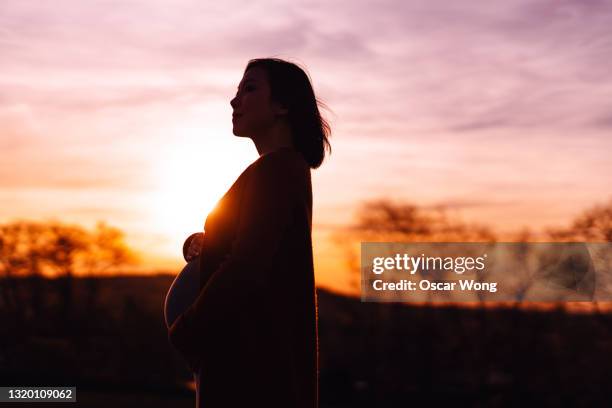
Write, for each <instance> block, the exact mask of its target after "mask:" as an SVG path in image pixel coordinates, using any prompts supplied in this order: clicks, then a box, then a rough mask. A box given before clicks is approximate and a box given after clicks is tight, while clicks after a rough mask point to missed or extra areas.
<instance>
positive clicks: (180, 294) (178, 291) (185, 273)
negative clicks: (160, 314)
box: [164, 257, 200, 327]
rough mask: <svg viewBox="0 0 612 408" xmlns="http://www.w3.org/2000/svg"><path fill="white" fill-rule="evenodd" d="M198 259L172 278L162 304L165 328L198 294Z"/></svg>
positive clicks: (170, 324)
mask: <svg viewBox="0 0 612 408" xmlns="http://www.w3.org/2000/svg"><path fill="white" fill-rule="evenodd" d="M199 265H200V263H199V258H198V257H196V258H195V259H194V260H192V261H191V262H188V263H187V265H185V267H183V270H182V271H181V272H180V273H179V274H178V275H177V276H176V278H174V281H173V282H172V285H170V289H169V290H168V293H167V294H166V300H165V302H164V318H165V320H166V326H167V327H170V326H172V323H174V321H175V320H176V319H177V318H178V317H179V316H180V315H181V314H182V313H183V312H184V311H185V310H186V309H187V308H188V307H189V306H191V305H192V304H193V302H194V301H195V299H196V297H197V296H198V293H199V292H200V268H199Z"/></svg>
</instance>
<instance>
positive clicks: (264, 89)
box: [230, 67, 277, 137]
mask: <svg viewBox="0 0 612 408" xmlns="http://www.w3.org/2000/svg"><path fill="white" fill-rule="evenodd" d="M230 104H231V105H232V109H233V111H234V112H233V116H232V124H233V133H234V135H236V136H246V137H253V136H256V135H258V134H261V133H263V132H265V131H266V129H268V128H270V126H272V124H273V122H274V118H275V113H276V112H277V111H276V110H275V109H276V104H272V103H271V101H270V84H269V82H268V78H267V76H266V72H265V71H264V70H263V69H262V68H258V67H253V68H250V69H248V70H247V71H246V72H245V74H244V76H243V77H242V80H241V81H240V84H239V85H238V91H237V93H236V96H235V97H234V99H232V100H231V102H230Z"/></svg>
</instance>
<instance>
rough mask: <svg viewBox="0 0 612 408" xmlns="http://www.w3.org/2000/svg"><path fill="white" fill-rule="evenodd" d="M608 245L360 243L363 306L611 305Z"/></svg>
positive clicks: (561, 243)
mask: <svg viewBox="0 0 612 408" xmlns="http://www.w3.org/2000/svg"><path fill="white" fill-rule="evenodd" d="M611 245H612V244H610V243H587V242H534V243H525V242H495V243H480V242H469V243H466V242H463V243H459V242H452V243H449V242H436V243H431V242H429V243H401V242H362V243H361V299H362V301H366V302H393V301H395V302H403V301H405V302H411V301H439V302H449V301H453V302H473V301H485V300H486V301H517V300H518V301H523V300H524V301H546V302H548V301H596V300H600V301H603V300H612V276H611V274H610V264H611V258H612V256H611V255H612V251H611V249H612V247H611Z"/></svg>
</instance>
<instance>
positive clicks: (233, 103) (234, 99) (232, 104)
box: [230, 96, 238, 110]
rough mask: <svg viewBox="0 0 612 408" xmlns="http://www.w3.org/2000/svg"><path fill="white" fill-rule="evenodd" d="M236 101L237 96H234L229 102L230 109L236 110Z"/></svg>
mask: <svg viewBox="0 0 612 408" xmlns="http://www.w3.org/2000/svg"><path fill="white" fill-rule="evenodd" d="M237 99H238V97H237V96H235V97H234V98H233V99H232V100H231V101H230V105H231V106H232V109H234V110H236V106H237V105H238V104H237V103H236V100H237Z"/></svg>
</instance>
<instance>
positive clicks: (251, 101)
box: [164, 58, 331, 408]
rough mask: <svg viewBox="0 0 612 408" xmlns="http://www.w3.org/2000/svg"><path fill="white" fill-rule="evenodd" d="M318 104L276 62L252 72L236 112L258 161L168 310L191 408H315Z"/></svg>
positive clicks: (207, 236) (210, 228) (252, 66)
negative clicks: (192, 382) (188, 380)
mask: <svg viewBox="0 0 612 408" xmlns="http://www.w3.org/2000/svg"><path fill="white" fill-rule="evenodd" d="M318 103H319V102H318V101H317V99H316V98H315V96H314V92H313V90H312V86H311V84H310V80H309V78H308V76H307V75H306V73H305V72H304V71H303V70H302V69H301V68H300V67H298V66H297V65H295V64H293V63H291V62H287V61H283V60H280V59H272V58H268V59H255V60H250V61H249V63H248V65H247V67H246V69H245V72H244V75H243V78H242V81H241V83H240V85H239V87H238V93H237V95H236V96H235V98H234V99H232V101H231V105H232V108H233V109H234V116H233V120H232V122H233V133H234V134H235V135H236V136H244V137H249V138H251V139H252V141H253V142H254V144H255V147H256V148H257V151H258V153H259V158H258V159H257V160H255V161H254V162H253V163H251V164H250V165H249V166H248V167H247V168H246V169H245V170H244V171H243V172H242V173H241V174H240V176H239V177H238V178H237V179H236V181H235V182H234V183H233V184H232V186H231V187H230V188H229V190H228V191H227V192H226V193H225V195H224V196H223V197H222V198H221V199H220V200H219V202H218V203H217V205H216V206H215V208H214V209H213V211H211V212H210V213H209V214H208V216H207V217H206V222H205V225H204V231H205V233H203V232H202V233H196V234H192V235H191V236H190V237H189V238H188V239H187V240H186V242H185V244H184V246H183V254H184V256H185V259H186V260H188V264H187V265H186V266H185V268H184V269H183V270H182V271H181V273H180V274H179V275H178V276H177V277H176V279H175V280H174V282H173V284H172V286H171V287H170V290H169V292H168V294H167V296H166V302H165V308H164V314H165V319H166V324H167V325H168V340H169V342H170V344H171V345H172V346H173V347H174V348H175V349H176V350H177V351H178V352H179V354H181V356H182V357H183V358H184V359H185V361H186V362H187V364H188V366H189V368H190V370H191V371H192V372H193V373H194V378H195V379H196V389H197V392H196V406H197V407H200V408H201V407H205V408H215V407H249V406H255V407H259V406H262V407H264V406H265V407H304V408H306V407H308V408H316V407H318V403H319V402H318V340H317V338H318V337H317V302H316V290H315V282H314V266H313V253H312V238H311V232H312V186H311V177H310V169H313V168H317V167H319V166H320V165H321V163H322V162H323V159H324V157H325V150H326V149H327V150H330V152H331V149H330V145H329V141H328V136H329V134H330V130H329V126H328V124H327V122H326V121H325V120H324V119H323V118H322V117H321V115H320V113H319V110H318V106H317V104H318Z"/></svg>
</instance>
